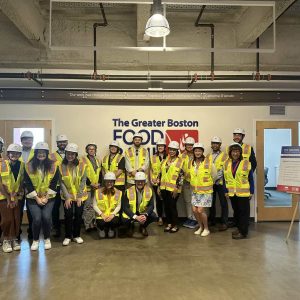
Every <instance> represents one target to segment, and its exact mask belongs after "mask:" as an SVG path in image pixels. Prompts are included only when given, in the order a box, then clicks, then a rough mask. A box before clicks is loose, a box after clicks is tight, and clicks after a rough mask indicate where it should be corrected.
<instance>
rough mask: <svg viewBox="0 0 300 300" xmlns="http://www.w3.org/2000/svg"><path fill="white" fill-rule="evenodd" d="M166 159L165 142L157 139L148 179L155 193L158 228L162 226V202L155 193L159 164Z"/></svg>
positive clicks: (159, 196) (157, 183) (159, 169)
mask: <svg viewBox="0 0 300 300" xmlns="http://www.w3.org/2000/svg"><path fill="white" fill-rule="evenodd" d="M166 157H167V151H166V142H165V140H164V139H159V140H158V141H157V143H156V152H155V154H154V155H152V156H151V166H150V179H151V184H152V187H153V190H154V193H155V202H156V211H157V215H158V222H157V224H158V225H159V226H163V224H164V223H163V219H162V216H163V201H162V197H161V195H159V194H158V193H157V190H158V186H159V180H160V178H159V176H160V171H161V162H162V161H163V160H164V159H165V158H166Z"/></svg>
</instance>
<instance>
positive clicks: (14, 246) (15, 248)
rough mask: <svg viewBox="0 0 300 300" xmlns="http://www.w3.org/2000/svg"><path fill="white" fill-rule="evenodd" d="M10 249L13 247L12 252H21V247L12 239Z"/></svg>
mask: <svg viewBox="0 0 300 300" xmlns="http://www.w3.org/2000/svg"><path fill="white" fill-rule="evenodd" d="M12 247H13V249H14V251H20V250H21V245H20V243H19V241H18V240H17V239H14V240H13V241H12Z"/></svg>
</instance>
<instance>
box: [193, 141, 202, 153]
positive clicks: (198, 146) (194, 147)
mask: <svg viewBox="0 0 300 300" xmlns="http://www.w3.org/2000/svg"><path fill="white" fill-rule="evenodd" d="M196 148H202V149H203V151H204V145H203V144H202V143H195V144H194V145H193V149H196Z"/></svg>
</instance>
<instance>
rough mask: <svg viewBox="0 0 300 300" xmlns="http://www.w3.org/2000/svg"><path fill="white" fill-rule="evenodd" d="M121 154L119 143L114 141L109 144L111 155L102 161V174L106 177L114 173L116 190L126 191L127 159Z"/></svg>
mask: <svg viewBox="0 0 300 300" xmlns="http://www.w3.org/2000/svg"><path fill="white" fill-rule="evenodd" d="M119 152H120V145H119V142H118V141H112V142H110V144H109V154H108V155H106V156H104V158H103V160H102V174H103V176H105V174H106V173H107V172H113V173H114V174H115V175H116V182H115V188H117V189H118V190H120V191H123V192H124V191H125V177H126V169H125V158H124V156H123V155H122V154H120V153H119Z"/></svg>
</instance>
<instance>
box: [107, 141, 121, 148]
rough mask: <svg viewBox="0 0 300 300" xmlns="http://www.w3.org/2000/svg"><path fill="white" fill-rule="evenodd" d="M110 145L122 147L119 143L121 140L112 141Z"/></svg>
mask: <svg viewBox="0 0 300 300" xmlns="http://www.w3.org/2000/svg"><path fill="white" fill-rule="evenodd" d="M109 146H115V147H118V148H120V145H119V142H118V141H111V142H110V144H109Z"/></svg>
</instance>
